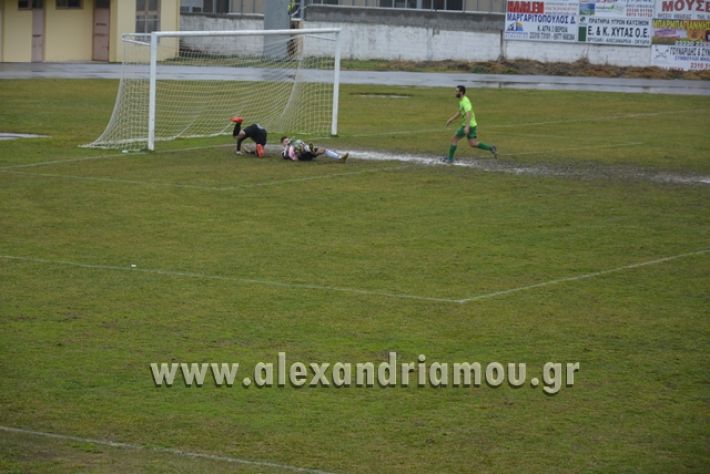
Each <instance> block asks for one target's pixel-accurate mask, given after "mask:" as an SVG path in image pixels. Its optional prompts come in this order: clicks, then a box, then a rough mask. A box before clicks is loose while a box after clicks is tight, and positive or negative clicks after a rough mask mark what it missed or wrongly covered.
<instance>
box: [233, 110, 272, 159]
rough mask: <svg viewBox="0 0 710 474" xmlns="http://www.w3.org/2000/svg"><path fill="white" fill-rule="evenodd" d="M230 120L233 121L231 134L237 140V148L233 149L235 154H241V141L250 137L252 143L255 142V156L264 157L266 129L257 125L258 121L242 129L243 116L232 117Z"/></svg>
mask: <svg viewBox="0 0 710 474" xmlns="http://www.w3.org/2000/svg"><path fill="white" fill-rule="evenodd" d="M231 120H232V122H233V123H234V130H233V131H232V136H233V137H234V139H235V140H237V149H236V150H235V151H234V152H235V153H236V154H238V155H241V154H242V142H243V141H244V140H246V139H247V138H251V139H252V140H253V141H254V143H256V150H255V153H256V156H258V157H259V158H263V157H264V147H265V146H266V136H267V133H266V129H265V128H264V127H262V126H261V125H259V124H258V123H253V124H251V125H249V126H248V127H245V128H244V129H242V122H243V121H244V118H243V117H232V119H231Z"/></svg>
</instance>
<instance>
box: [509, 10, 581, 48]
mask: <svg viewBox="0 0 710 474" xmlns="http://www.w3.org/2000/svg"><path fill="white" fill-rule="evenodd" d="M506 10H507V11H506V14H505V32H504V37H505V39H506V40H523V41H564V42H567V41H569V42H574V41H577V34H578V30H579V0H554V1H539V2H525V1H509V2H508V4H507V6H506Z"/></svg>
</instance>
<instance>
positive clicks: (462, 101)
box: [442, 86, 498, 163]
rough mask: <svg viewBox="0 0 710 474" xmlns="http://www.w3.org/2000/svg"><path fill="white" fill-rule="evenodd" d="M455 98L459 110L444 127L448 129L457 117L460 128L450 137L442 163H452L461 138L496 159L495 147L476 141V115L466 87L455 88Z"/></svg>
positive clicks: (496, 151)
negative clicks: (464, 138) (446, 154)
mask: <svg viewBox="0 0 710 474" xmlns="http://www.w3.org/2000/svg"><path fill="white" fill-rule="evenodd" d="M456 98H457V99H458V100H459V110H458V111H457V112H456V113H455V114H454V115H452V116H451V117H450V118H449V120H447V121H446V126H447V127H448V126H449V125H451V123H452V122H453V121H454V120H456V119H457V118H458V117H461V126H460V127H459V128H458V129H456V132H455V133H454V135H453V136H452V137H451V145H450V146H449V154H448V156H447V157H445V158H444V159H443V160H442V161H443V162H444V163H453V162H454V155H455V154H456V148H457V146H458V143H459V140H461V139H462V138H463V137H466V138H467V139H468V144H469V145H471V147H473V148H480V149H482V150H488V151H490V152H491V153H493V157H494V158H498V150H497V149H496V146H495V145H487V144H485V143H483V142H479V141H478V134H477V133H476V127H477V123H476V115H475V114H474V113H473V107H472V106H471V101H470V100H469V99H468V97H466V87H465V86H456Z"/></svg>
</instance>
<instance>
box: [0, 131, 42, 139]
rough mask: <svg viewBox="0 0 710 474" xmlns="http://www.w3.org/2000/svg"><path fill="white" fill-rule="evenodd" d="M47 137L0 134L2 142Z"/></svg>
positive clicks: (25, 134)
mask: <svg viewBox="0 0 710 474" xmlns="http://www.w3.org/2000/svg"><path fill="white" fill-rule="evenodd" d="M46 137H47V135H35V134H33V133H3V132H0V140H17V139H18V138H46Z"/></svg>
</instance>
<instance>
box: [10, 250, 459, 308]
mask: <svg viewBox="0 0 710 474" xmlns="http://www.w3.org/2000/svg"><path fill="white" fill-rule="evenodd" d="M0 258H3V259H7V260H16V261H23V262H32V263H44V264H50V265H64V266H71V267H78V268H87V269H91V270H120V271H127V272H141V273H149V274H154V275H163V276H169V277H182V278H199V279H203V280H218V281H228V282H235V283H241V284H252V285H262V286H271V287H277V288H291V289H305V290H320V291H334V292H340V293H352V294H360V295H370V296H383V297H386V298H397V299H407V300H420V301H435V302H441V303H459V302H460V301H459V300H455V299H450V298H435V297H428V296H418V295H410V294H406V293H392V292H388V291H380V290H365V289H361V288H347V287H341V286H326V285H315V284H310V283H292V282H284V281H278V280H263V279H259V278H241V277H228V276H222V275H208V274H206V273H196V272H183V271H175V270H161V269H157V268H132V267H128V266H118V265H92V264H88V263H78V262H68V261H65V260H48V259H43V258H34V257H18V256H14V255H0Z"/></svg>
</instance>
